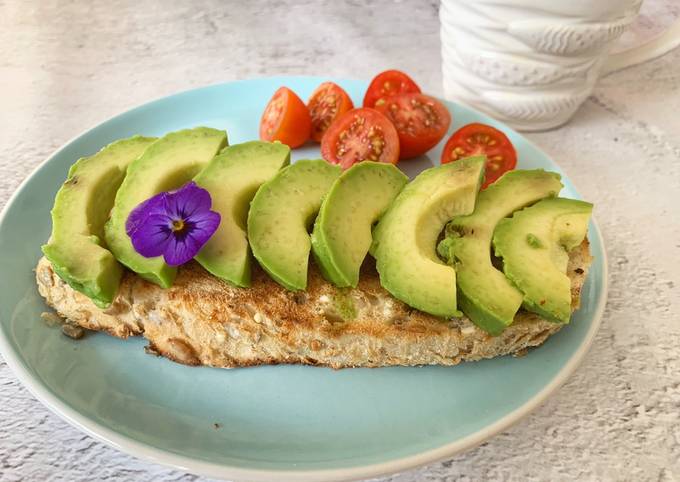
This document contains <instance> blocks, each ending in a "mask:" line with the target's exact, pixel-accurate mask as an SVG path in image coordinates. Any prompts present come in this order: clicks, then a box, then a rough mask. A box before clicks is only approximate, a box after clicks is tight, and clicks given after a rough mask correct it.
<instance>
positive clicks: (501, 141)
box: [442, 123, 517, 188]
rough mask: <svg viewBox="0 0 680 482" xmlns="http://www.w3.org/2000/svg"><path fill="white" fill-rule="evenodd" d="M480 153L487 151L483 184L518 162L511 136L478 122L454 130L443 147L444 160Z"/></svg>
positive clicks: (496, 177)
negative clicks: (509, 137)
mask: <svg viewBox="0 0 680 482" xmlns="http://www.w3.org/2000/svg"><path fill="white" fill-rule="evenodd" d="M479 154H484V155H486V174H485V176H486V177H485V179H484V185H483V186H482V188H485V187H487V186H488V185H489V184H491V183H492V182H494V181H495V180H496V179H498V178H499V177H501V176H502V175H503V174H505V173H506V172H507V171H510V170H511V169H514V168H515V166H517V152H516V151H515V147H514V146H513V145H512V142H510V139H508V137H507V136H506V135H505V134H503V133H502V132H501V131H499V130H498V129H496V128H494V127H491V126H489V125H486V124H479V123H473V124H468V125H465V126H463V127H461V128H460V129H458V130H457V131H456V132H454V133H453V135H452V136H451V138H450V139H449V140H448V141H447V143H446V146H444V150H443V151H442V164H446V163H447V162H453V161H457V160H458V159H461V158H463V157H468V156H475V155H479Z"/></svg>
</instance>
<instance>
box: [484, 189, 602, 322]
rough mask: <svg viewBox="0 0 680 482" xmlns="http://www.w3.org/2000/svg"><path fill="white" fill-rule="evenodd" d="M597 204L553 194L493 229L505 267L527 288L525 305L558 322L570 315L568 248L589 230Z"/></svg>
mask: <svg viewBox="0 0 680 482" xmlns="http://www.w3.org/2000/svg"><path fill="white" fill-rule="evenodd" d="M592 210H593V205H592V204H590V203H587V202H583V201H576V200H574V199H562V198H551V199H544V200H542V201H539V202H537V203H536V204H534V205H533V206H531V207H528V208H525V209H523V210H522V211H518V212H516V213H515V214H514V215H513V216H512V217H511V218H507V219H502V220H501V221H500V222H499V223H498V226H497V227H496V230H495V231H494V234H493V246H494V249H495V253H496V256H499V257H501V258H503V272H504V273H505V276H507V277H508V279H510V281H512V282H513V283H514V284H515V286H517V288H519V290H520V291H521V292H522V293H524V303H523V305H524V308H526V309H527V310H529V311H533V312H534V313H538V314H539V315H541V316H543V317H545V318H547V319H549V320H552V321H556V322H561V323H567V322H569V318H570V317H571V282H570V281H569V277H568V276H567V274H566V272H567V263H568V261H569V254H568V252H569V251H571V250H572V249H573V248H575V247H576V246H578V245H579V244H580V243H581V242H582V241H583V239H584V238H585V236H586V233H587V231H588V220H589V219H590V214H591V213H592Z"/></svg>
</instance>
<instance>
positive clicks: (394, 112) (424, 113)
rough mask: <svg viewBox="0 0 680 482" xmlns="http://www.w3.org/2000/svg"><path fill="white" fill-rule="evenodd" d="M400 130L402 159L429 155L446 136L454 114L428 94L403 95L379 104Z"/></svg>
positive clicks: (380, 108) (380, 109)
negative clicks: (428, 152) (427, 153)
mask: <svg viewBox="0 0 680 482" xmlns="http://www.w3.org/2000/svg"><path fill="white" fill-rule="evenodd" d="M375 109H377V110H378V111H380V112H382V113H383V114H385V115H386V116H387V117H388V118H389V119H390V120H391V121H392V123H393V124H394V127H396V128H397V133H398V134H399V149H400V152H401V157H400V158H401V159H410V158H412V157H416V156H419V155H421V154H424V153H426V152H427V151H429V150H430V149H432V148H433V147H434V146H436V145H437V143H438V142H439V141H440V140H441V139H442V137H444V135H445V134H446V131H447V130H448V129H449V125H451V114H449V110H448V109H447V108H446V106H445V105H444V104H442V103H441V102H439V101H438V100H437V99H435V98H434V97H430V96H428V95H425V94H399V95H395V96H394V97H388V98H387V99H385V100H384V102H380V103H378V104H376V106H375Z"/></svg>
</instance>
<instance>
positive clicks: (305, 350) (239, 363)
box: [36, 240, 592, 368]
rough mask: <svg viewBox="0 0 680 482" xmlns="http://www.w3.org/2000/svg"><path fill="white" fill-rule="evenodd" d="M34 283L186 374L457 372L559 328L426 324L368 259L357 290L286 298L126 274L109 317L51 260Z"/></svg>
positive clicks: (318, 290) (196, 272) (52, 299)
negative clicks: (276, 367) (499, 329)
mask: <svg viewBox="0 0 680 482" xmlns="http://www.w3.org/2000/svg"><path fill="white" fill-rule="evenodd" d="M591 260H592V258H591V256H590V251H589V245H588V241H587V240H585V241H584V242H583V243H582V244H581V245H580V246H579V247H577V248H576V249H574V250H573V251H572V252H571V254H570V258H569V268H568V275H569V278H570V279H571V292H572V309H576V308H577V307H578V305H579V297H580V292H581V287H582V285H583V283H584V281H585V277H586V274H587V271H588V267H589V266H590V263H591ZM36 279H37V283H38V289H39V291H40V294H41V295H42V296H43V297H44V298H45V300H46V302H47V304H48V305H50V306H51V307H52V308H54V309H55V310H56V311H57V312H58V313H59V314H60V315H61V316H62V317H63V318H66V319H68V320H70V322H71V323H75V324H77V325H80V326H82V327H83V328H87V329H90V330H100V331H106V332H108V333H109V334H111V335H114V336H117V337H120V338H127V337H128V336H134V335H143V336H144V337H145V338H147V339H148V340H149V348H150V350H151V351H152V352H156V353H158V354H160V355H163V356H165V357H167V358H170V359H171V360H174V361H176V362H179V363H184V364H187V365H209V366H213V367H223V368H234V367H245V366H252V365H264V364H280V363H299V364H307V365H321V366H328V367H332V368H345V367H382V366H393V365H456V364H458V363H460V362H461V361H471V360H479V359H482V358H492V357H496V356H501V355H508V354H521V353H523V352H524V351H525V350H526V349H527V348H529V347H534V346H538V345H540V344H541V343H543V342H544V341H545V340H546V339H547V338H548V337H549V336H550V335H552V334H553V333H556V332H557V331H558V330H559V329H560V328H561V327H562V325H561V324H557V323H552V322H549V321H546V320H544V319H542V318H540V317H539V316H538V315H536V314H533V313H529V312H526V311H520V312H519V313H518V314H517V316H516V317H515V321H514V322H513V324H512V325H511V326H510V327H509V328H507V329H506V330H505V331H504V332H503V333H502V334H501V335H500V336H497V337H492V336H490V335H488V334H487V333H486V332H484V331H482V330H480V329H479V328H477V327H476V326H475V325H473V324H472V323H471V322H470V320H468V319H467V318H461V319H452V320H443V319H441V318H437V317H435V316H431V315H428V314H426V313H423V312H420V311H418V310H414V309H412V308H410V307H409V306H407V305H405V304H404V303H402V302H401V301H398V300H397V299H395V298H394V297H392V296H391V295H390V294H389V293H387V291H385V290H384V289H383V288H382V287H381V286H380V281H379V278H378V274H377V272H376V271H375V266H374V265H373V264H372V260H367V262H366V263H365V265H364V266H363V267H362V274H361V280H360V282H359V286H358V287H357V288H355V289H338V288H336V287H334V286H333V285H331V284H330V283H328V282H327V281H325V280H324V279H323V278H322V277H321V275H320V274H319V272H318V270H317V269H316V267H314V266H312V267H311V268H310V273H309V280H308V288H307V291H305V292H290V291H287V290H286V289H284V288H282V287H281V286H279V285H278V284H277V283H275V282H274V281H272V280H271V279H270V278H269V277H268V276H267V275H266V274H265V273H264V272H263V271H262V270H260V269H255V270H254V272H253V283H252V287H251V288H236V287H233V286H230V285H228V284H226V283H224V282H222V281H220V280H219V279H217V278H215V277H214V276H212V275H210V274H209V273H208V272H207V271H205V270H204V269H203V268H201V267H200V266H199V265H198V264H196V263H193V262H192V263H189V264H188V265H185V266H183V267H182V268H180V270H179V273H178V276H177V279H176V281H175V284H174V285H173V286H172V287H171V288H169V289H162V288H160V287H158V286H156V285H155V284H152V283H149V282H147V281H144V280H142V279H141V278H139V277H138V276H136V275H135V274H133V273H131V272H128V273H126V274H125V276H124V278H123V280H122V282H121V286H120V290H119V292H118V295H117V297H116V299H115V300H114V302H113V304H112V305H111V307H110V308H108V309H107V310H102V309H100V308H97V307H96V306H95V305H94V304H93V303H92V301H90V299H89V298H87V297H86V296H84V295H83V294H81V293H79V292H77V291H74V290H73V289H72V288H71V287H69V286H68V285H67V284H66V283H65V282H63V281H62V280H61V279H60V278H59V277H58V276H57V275H56V273H55V272H54V270H53V269H52V266H51V265H50V263H49V261H47V260H46V259H45V258H42V259H41V260H40V261H39V262H38V266H37V269H36Z"/></svg>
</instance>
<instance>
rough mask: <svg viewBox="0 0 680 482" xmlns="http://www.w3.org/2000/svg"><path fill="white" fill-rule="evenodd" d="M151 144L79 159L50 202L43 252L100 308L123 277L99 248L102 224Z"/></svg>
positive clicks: (132, 141) (118, 146)
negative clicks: (130, 167)
mask: <svg viewBox="0 0 680 482" xmlns="http://www.w3.org/2000/svg"><path fill="white" fill-rule="evenodd" d="M155 140H156V139H155V138H154V137H142V136H134V137H130V138H129V139H122V140H119V141H116V142H114V143H112V144H109V145H108V146H106V147H104V148H103V149H102V150H100V151H99V152H97V153H96V154H94V155H93V156H90V157H83V158H81V159H78V161H76V163H75V164H73V165H72V166H71V169H69V171H68V177H67V179H66V181H65V182H64V184H63V185H62V186H61V188H60V189H59V192H57V196H56V198H55V199H54V207H53V208H52V235H51V236H50V239H49V240H48V242H47V244H45V245H44V246H43V247H42V251H43V253H44V254H45V257H46V258H47V259H48V260H49V261H50V262H51V263H52V266H53V268H54V271H55V272H56V273H57V274H58V275H59V276H60V277H61V279H63V280H64V281H66V282H67V283H68V284H69V285H70V286H71V287H72V288H73V289H74V290H76V291H80V292H81V293H83V294H84V295H86V296H87V297H89V298H90V299H92V301H93V302H94V303H95V304H96V305H97V306H99V307H100V308H106V307H108V306H109V305H110V304H111V302H112V301H113V298H114V297H115V296H116V292H117V291H118V284H119V283H120V278H121V276H122V274H123V268H122V266H121V265H120V264H118V262H117V261H116V259H115V258H114V257H113V254H111V252H110V251H109V250H108V249H106V245H105V244H104V223H105V222H106V220H107V218H108V216H109V212H110V211H111V206H113V201H114V199H115V196H116V191H117V190H118V187H119V186H120V184H121V182H123V178H124V177H125V170H126V169H127V167H128V164H130V163H131V162H132V161H134V160H135V159H136V158H138V157H139V156H140V155H141V154H142V153H143V152H144V150H145V149H146V148H147V147H148V146H149V145H150V144H151V143H152V142H154V141H155Z"/></svg>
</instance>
